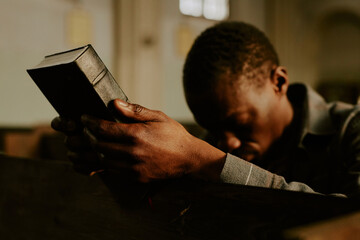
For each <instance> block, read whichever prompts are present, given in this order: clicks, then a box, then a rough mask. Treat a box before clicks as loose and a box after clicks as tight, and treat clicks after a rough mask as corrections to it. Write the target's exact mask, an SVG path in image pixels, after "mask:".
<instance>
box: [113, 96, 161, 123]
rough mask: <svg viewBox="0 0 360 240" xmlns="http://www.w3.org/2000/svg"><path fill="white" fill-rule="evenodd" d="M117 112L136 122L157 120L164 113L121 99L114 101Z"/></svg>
mask: <svg viewBox="0 0 360 240" xmlns="http://www.w3.org/2000/svg"><path fill="white" fill-rule="evenodd" d="M113 105H114V109H115V112H116V114H119V115H121V116H122V117H125V118H127V119H131V120H134V121H135V122H155V121H160V120H161V119H162V117H163V116H162V115H163V114H162V113H161V112H159V111H154V110H150V109H147V108H145V107H143V106H141V105H139V104H132V103H129V102H125V101H123V100H121V99H115V100H114V101H113Z"/></svg>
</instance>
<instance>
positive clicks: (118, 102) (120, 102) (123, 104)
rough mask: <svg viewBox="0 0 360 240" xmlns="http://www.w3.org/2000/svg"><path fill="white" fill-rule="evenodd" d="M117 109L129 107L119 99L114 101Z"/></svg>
mask: <svg viewBox="0 0 360 240" xmlns="http://www.w3.org/2000/svg"><path fill="white" fill-rule="evenodd" d="M115 102H116V103H117V104H118V106H119V107H128V106H129V103H128V102H126V101H124V100H121V99H116V101H115Z"/></svg>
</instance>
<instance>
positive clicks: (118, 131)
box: [52, 99, 225, 182]
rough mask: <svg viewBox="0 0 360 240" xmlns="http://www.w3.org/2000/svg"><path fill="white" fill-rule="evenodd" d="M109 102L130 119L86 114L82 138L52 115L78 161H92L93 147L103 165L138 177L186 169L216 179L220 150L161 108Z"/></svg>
mask: <svg viewBox="0 0 360 240" xmlns="http://www.w3.org/2000/svg"><path fill="white" fill-rule="evenodd" d="M113 104H114V109H115V110H116V112H117V113H118V114H120V115H122V116H125V117H126V118H127V119H129V120H132V122H133V123H115V122H111V121H106V120H102V119H97V118H94V117H91V116H87V115H84V116H82V123H83V125H84V126H85V128H84V136H85V137H86V139H84V137H83V135H78V134H75V135H71V133H76V131H69V129H66V127H67V125H69V122H71V121H66V120H64V119H61V118H55V119H54V120H53V121H52V126H53V128H54V129H56V130H58V131H62V132H66V133H67V135H68V138H67V145H68V147H69V149H70V150H71V152H70V158H71V159H72V160H73V161H74V162H75V163H76V164H77V165H82V164H85V165H86V163H87V162H93V163H94V162H96V160H95V159H97V158H96V154H95V153H94V151H95V152H97V153H101V154H102V155H103V156H104V157H102V158H101V159H100V160H99V161H98V162H99V163H101V164H102V165H103V166H105V167H106V168H107V169H110V170H112V171H114V170H115V171H116V170H119V171H122V170H130V171H133V172H135V173H136V174H137V176H138V177H137V180H138V181H140V182H150V181H153V180H161V179H168V178H175V177H180V176H183V175H188V174H191V175H193V176H196V177H199V178H205V179H209V180H218V178H219V175H220V172H221V169H222V166H223V164H224V161H225V153H224V152H222V151H221V150H219V149H217V148H215V147H212V146H211V145H209V144H208V143H206V142H204V141H202V140H200V139H198V138H195V137H194V136H192V135H191V134H189V133H188V132H187V131H186V130H185V129H184V128H183V126H182V125H181V124H179V123H178V122H176V121H174V120H173V119H171V118H169V117H168V116H166V115H165V114H163V113H162V112H159V111H153V110H149V109H146V108H144V107H142V106H139V105H136V104H130V103H126V102H124V101H122V100H120V99H116V100H115V101H114V102H113ZM70 125H72V123H71V124H70ZM62 127H64V128H62ZM75 129H76V128H75ZM99 139H101V140H99ZM88 143H90V146H91V149H93V150H94V151H92V150H91V149H90V148H89V144H88ZM194 146H196V147H194ZM94 170H95V169H94Z"/></svg>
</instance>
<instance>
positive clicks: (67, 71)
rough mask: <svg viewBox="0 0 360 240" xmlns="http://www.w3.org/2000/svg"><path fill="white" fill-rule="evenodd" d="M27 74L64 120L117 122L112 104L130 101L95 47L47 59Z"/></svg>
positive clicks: (89, 46)
mask: <svg viewBox="0 0 360 240" xmlns="http://www.w3.org/2000/svg"><path fill="white" fill-rule="evenodd" d="M27 72H28V73H29V75H30V76H31V78H32V79H33V80H34V82H35V83H36V85H37V86H38V87H39V88H40V90H41V91H42V93H43V94H44V95H45V97H46V98H47V99H48V100H49V102H50V103H51V105H52V106H53V107H54V108H55V110H56V111H57V112H58V113H59V115H60V116H61V117H66V118H69V119H74V120H76V121H77V120H79V119H80V116H81V115H82V114H89V115H92V116H96V117H99V118H102V119H106V120H112V121H115V120H116V118H115V117H114V116H113V114H112V111H111V107H108V106H109V103H110V102H111V101H112V100H114V99H116V98H120V99H122V100H125V101H127V100H128V98H127V97H126V95H125V94H124V92H123V91H122V90H121V88H120V87H119V85H118V84H117V83H116V81H115V79H114V78H113V77H112V75H111V73H110V72H109V71H108V69H107V68H106V66H105V64H104V63H103V62H102V61H101V59H100V57H99V56H98V55H97V53H96V52H95V50H94V48H93V47H92V46H91V45H87V46H84V47H80V48H76V49H72V50H69V51H65V52H60V53H55V54H52V55H49V56H46V57H45V58H44V60H42V61H41V62H40V63H39V64H38V65H37V66H35V67H33V68H31V69H27Z"/></svg>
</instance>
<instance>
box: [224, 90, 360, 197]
mask: <svg viewBox="0 0 360 240" xmlns="http://www.w3.org/2000/svg"><path fill="white" fill-rule="evenodd" d="M288 97H289V100H290V102H291V103H292V105H293V107H294V109H295V113H296V114H295V118H294V119H296V120H297V123H296V126H295V127H294V128H295V129H296V131H295V132H296V133H295V134H293V135H291V138H292V141H290V142H291V143H290V144H289V145H288V146H286V149H284V151H282V153H281V154H277V155H276V154H274V155H271V156H270V157H269V159H267V163H266V164H264V166H261V167H260V166H257V165H254V164H252V163H250V162H247V161H245V160H243V159H241V158H238V157H236V156H233V155H231V154H229V153H228V154H227V157H226V162H225V165H224V168H223V170H222V172H221V175H220V178H221V180H222V181H223V182H226V183H233V184H242V185H250V186H258V187H266V188H276V189H285V190H294V191H304V192H320V193H326V194H330V193H343V194H349V195H351V194H354V193H359V192H360V190H359V189H360V187H359V186H360V120H359V119H360V114H359V111H358V109H359V108H358V107H356V106H353V105H349V104H344V103H339V102H336V103H329V104H328V103H326V102H325V101H324V99H323V98H322V97H321V96H319V95H318V94H317V93H316V92H314V91H313V90H312V89H310V88H309V87H307V86H305V85H303V84H293V85H291V86H290V87H289V91H288Z"/></svg>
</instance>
